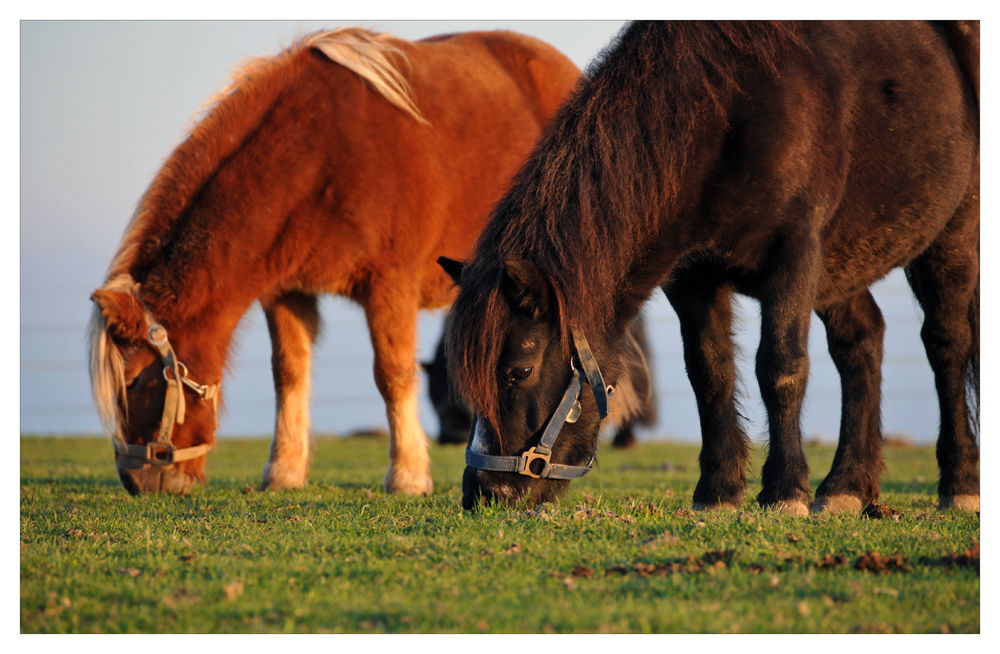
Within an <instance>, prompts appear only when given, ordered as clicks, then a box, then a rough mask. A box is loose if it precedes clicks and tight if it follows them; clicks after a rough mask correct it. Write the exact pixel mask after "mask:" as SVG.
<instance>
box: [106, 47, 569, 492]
mask: <svg viewBox="0 0 1000 654" xmlns="http://www.w3.org/2000/svg"><path fill="white" fill-rule="evenodd" d="M578 78H579V70H578V69H577V68H576V66H574V65H573V63H572V62H570V61H569V60H568V59H567V58H566V57H565V56H563V55H562V54H561V53H559V52H558V51H556V50H555V49H554V48H552V47H551V46H549V45H547V44H545V43H542V42H540V41H538V40H536V39H533V38H529V37H526V36H522V35H518V34H513V33H509V32H491V33H487V32H484V33H467V34H455V35H446V36H437V37H432V38H429V39H425V40H423V41H418V42H413V43H411V42H408V41H404V40H401V39H398V38H394V37H391V36H389V35H384V34H381V35H380V34H374V33H371V32H368V31H365V30H361V29H341V30H335V31H330V32H323V33H317V34H313V35H310V36H308V37H305V38H303V39H301V40H299V41H298V42H296V43H295V45H293V46H292V47H291V48H289V49H287V50H285V51H283V52H281V53H280V54H278V55H276V56H274V57H267V58H261V59H256V60H252V61H249V62H247V63H246V64H245V65H244V66H243V67H242V68H241V69H240V70H238V71H237V72H236V74H235V75H234V79H233V81H232V84H231V85H230V86H229V87H228V88H227V89H226V90H224V91H223V92H221V93H220V95H219V96H218V98H217V99H216V100H215V101H214V103H213V104H212V105H211V107H210V109H209V110H208V111H207V112H206V113H205V114H204V117H203V118H202V119H201V120H200V121H199V122H198V123H197V124H196V125H195V126H194V127H193V129H192V130H191V132H190V134H189V135H188V136H187V138H186V139H185V140H184V141H183V142H182V143H181V144H180V145H179V146H178V147H177V149H176V150H175V151H174V152H173V153H172V154H171V155H170V157H169V159H168V160H167V161H166V163H165V164H164V166H163V167H162V169H161V170H160V171H159V173H158V174H157V175H156V177H155V179H154V180H153V182H152V184H151V185H150V187H149V189H148V190H147V191H146V193H145V194H144V196H143V197H142V199H141V200H140V202H139V204H138V207H137V209H136V212H135V215H134V216H133V217H132V220H131V222H130V223H129V225H128V227H127V228H126V231H125V235H124V237H123V239H122V242H121V244H120V245H119V246H118V250H117V252H116V254H115V256H114V259H113V261H112V262H111V265H110V269H109V272H108V275H107V281H106V282H105V284H104V285H103V286H102V287H101V288H100V289H98V290H97V291H95V292H94V294H93V296H92V297H93V300H94V302H95V306H94V311H93V315H92V318H91V321H90V326H89V336H88V342H89V353H90V373H91V385H92V391H93V395H94V398H95V403H96V405H97V407H98V409H99V412H100V415H101V418H102V421H103V424H104V425H105V429H106V430H107V431H109V432H110V434H111V435H112V437H113V441H112V442H113V444H114V446H115V462H116V466H117V470H118V474H119V476H120V478H121V480H122V483H123V484H124V485H125V487H126V489H128V490H129V491H130V492H132V493H138V492H142V491H176V492H183V491H185V490H187V489H188V488H189V487H190V486H191V485H192V483H193V482H195V481H199V482H200V481H204V479H205V472H204V468H205V461H206V457H205V454H206V452H207V451H208V449H209V448H210V447H212V446H213V445H214V442H215V430H216V423H217V413H218V407H219V398H220V393H219V386H220V384H221V383H222V379H223V370H224V369H225V366H226V360H227V356H228V353H229V347H230V342H231V340H232V336H233V332H234V330H235V329H236V327H237V325H238V323H239V322H240V319H241V318H242V317H243V315H244V314H245V313H246V312H247V310H248V309H249V308H250V306H251V305H252V304H253V303H254V302H255V301H259V302H260V303H261V305H262V306H263V308H264V312H265V314H266V317H267V325H268V329H269V332H270V335H271V341H272V347H273V354H272V364H273V371H274V384H275V390H276V395H277V416H276V421H275V423H276V424H275V434H274V441H273V443H272V445H271V453H270V458H269V460H268V461H267V464H266V466H265V468H264V473H263V487H264V488H272V489H277V488H292V487H301V486H303V485H305V484H306V483H307V474H308V467H309V443H308V432H309V406H308V398H309V383H310V379H309V377H310V355H311V348H312V345H313V343H314V341H315V339H316V337H317V333H318V332H319V329H320V316H319V313H318V310H317V296H318V295H319V294H321V293H330V294H337V295H342V296H345V297H348V298H351V299H352V300H354V301H356V302H357V303H359V304H360V305H361V306H362V307H364V310H365V316H366V318H367V322H368V328H369V331H370V334H371V339H372V345H373V348H374V351H375V363H374V372H375V381H376V384H377V386H378V389H379V391H380V393H381V394H382V397H383V398H384V399H385V404H386V413H387V415H388V420H389V428H390V442H389V469H388V472H387V473H386V475H385V479H384V482H383V485H384V487H385V488H386V490H388V491H390V492H399V493H408V494H426V493H430V492H431V491H432V487H433V486H432V482H431V474H430V461H429V458H428V453H427V444H426V438H425V436H424V433H423V431H422V430H421V427H420V424H419V422H418V421H417V396H416V393H417V373H416V365H417V363H416V322H417V312H418V310H419V309H421V308H432V307H440V306H444V305H447V304H448V303H449V302H450V301H451V300H452V299H453V295H454V290H453V286H452V283H451V280H450V279H448V277H447V276H446V275H445V274H444V273H443V272H442V271H441V270H440V268H439V267H438V266H437V265H436V264H435V263H434V261H435V259H436V257H438V256H439V255H442V254H446V255H449V256H455V257H462V256H465V255H467V254H468V252H469V250H470V248H471V246H472V243H473V239H474V238H475V236H476V235H477V234H478V233H479V231H480V228H481V226H482V224H483V222H484V220H485V218H486V216H487V215H488V213H489V209H490V207H491V205H492V203H493V202H495V201H496V200H497V199H498V198H499V196H500V194H501V192H502V189H503V186H504V184H506V183H507V181H508V180H509V178H510V176H511V175H512V174H513V173H514V172H515V170H516V167H517V165H518V164H519V163H520V161H521V160H522V159H523V158H524V156H525V155H526V154H527V153H528V152H529V150H530V148H531V146H532V145H533V144H534V142H535V140H536V139H537V137H538V136H539V134H540V133H541V127H542V125H543V123H544V122H545V121H546V119H547V118H548V116H549V115H550V113H551V112H553V111H554V110H555V109H556V107H557V106H558V105H559V104H560V103H561V102H562V100H563V99H564V98H565V97H566V96H567V95H568V93H569V92H570V91H571V90H572V88H573V86H574V85H575V84H576V83H577V80H578Z"/></svg>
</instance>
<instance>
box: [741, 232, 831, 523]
mask: <svg viewBox="0 0 1000 654" xmlns="http://www.w3.org/2000/svg"><path fill="white" fill-rule="evenodd" d="M786 238H788V239H789V240H786V241H785V242H779V243H776V244H775V245H774V246H772V248H771V251H770V253H769V257H768V262H766V263H765V265H764V269H766V270H767V271H768V275H767V278H766V279H764V280H763V283H762V284H761V286H760V291H759V300H760V305H761V310H760V314H761V339H760V348H759V349H758V350H757V365H756V372H757V383H758V384H759V385H760V392H761V397H762V399H763V400H764V406H765V407H766V408H767V422H768V435H769V447H768V453H767V460H766V461H765V462H764V466H763V468H762V470H761V482H762V485H763V489H762V490H761V492H760V493H759V494H758V495H757V502H758V503H759V504H760V505H761V506H767V507H772V508H775V509H778V510H780V511H782V512H784V513H787V514H790V515H798V516H805V515H808V514H809V505H810V503H811V501H810V500H811V493H810V489H809V465H808V463H807V462H806V457H805V454H804V453H803V451H802V428H801V423H800V420H801V413H802V400H803V398H804V397H805V393H806V383H807V382H808V380H809V320H810V318H811V316H812V307H813V304H814V302H815V298H816V287H817V281H818V278H819V271H820V267H821V257H820V248H819V245H818V242H817V239H816V238H815V237H812V236H809V235H803V236H801V237H799V238H792V237H786Z"/></svg>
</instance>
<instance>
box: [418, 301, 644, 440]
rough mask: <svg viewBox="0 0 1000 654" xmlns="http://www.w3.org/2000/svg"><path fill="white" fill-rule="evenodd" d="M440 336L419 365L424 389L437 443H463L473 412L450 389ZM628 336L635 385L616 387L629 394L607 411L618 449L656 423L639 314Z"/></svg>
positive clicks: (446, 362) (631, 375) (642, 324)
mask: <svg viewBox="0 0 1000 654" xmlns="http://www.w3.org/2000/svg"><path fill="white" fill-rule="evenodd" d="M441 336H442V337H441V340H439V341H438V344H437V347H436V348H435V349H434V359H433V360H431V361H424V362H421V364H420V366H421V367H422V368H423V369H424V372H426V373H427V392H428V394H429V395H430V399H431V404H432V405H433V406H434V411H435V412H436V413H437V416H438V422H439V423H440V424H441V433H440V434H439V435H438V442H440V443H451V444H457V445H467V444H468V442H469V433H470V430H471V429H472V415H473V414H472V411H471V410H470V409H469V407H468V405H466V404H465V403H463V402H461V401H460V400H459V399H458V398H456V397H455V395H454V394H453V393H452V392H451V382H450V381H449V379H448V358H447V356H446V355H445V341H444V334H442V335H441ZM631 338H632V340H633V341H634V346H633V348H632V351H633V352H634V353H635V356H634V357H633V365H634V366H635V367H634V370H633V372H632V374H630V375H629V380H630V381H631V382H633V383H634V384H635V386H634V387H633V386H629V387H628V388H627V389H625V388H623V389H619V391H620V392H625V393H629V396H628V397H625V396H622V397H623V399H622V401H621V402H616V403H615V406H614V407H612V411H611V421H612V422H613V423H614V425H615V435H614V438H613V439H612V445H613V446H614V447H616V448H619V449H624V448H629V447H633V446H634V445H635V444H636V440H635V431H634V430H635V426H636V425H642V426H644V427H652V426H654V425H655V424H656V391H655V389H654V387H653V370H652V366H651V365H650V356H649V344H648V340H647V337H646V326H645V321H644V320H643V319H642V317H641V316H640V317H639V318H638V319H637V320H636V321H635V324H634V325H633V329H632V335H631Z"/></svg>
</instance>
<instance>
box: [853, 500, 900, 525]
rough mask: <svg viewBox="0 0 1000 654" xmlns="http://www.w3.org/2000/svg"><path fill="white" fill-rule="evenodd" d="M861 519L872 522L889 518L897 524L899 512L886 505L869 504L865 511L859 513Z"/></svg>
mask: <svg viewBox="0 0 1000 654" xmlns="http://www.w3.org/2000/svg"><path fill="white" fill-rule="evenodd" d="M861 517H863V518H870V519H872V520H884V519H886V518H890V519H892V520H895V521H897V522H899V511H897V510H896V509H894V508H892V507H891V506H889V505H887V504H879V503H878V502H871V503H870V504H869V505H868V506H866V507H865V510H864V511H862V512H861Z"/></svg>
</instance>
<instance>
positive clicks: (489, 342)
mask: <svg viewBox="0 0 1000 654" xmlns="http://www.w3.org/2000/svg"><path fill="white" fill-rule="evenodd" d="M510 317H511V314H510V308H509V306H508V305H507V302H506V301H505V300H504V298H503V297H502V295H501V293H500V288H499V284H497V285H495V286H493V287H492V288H476V289H473V288H470V287H468V286H464V285H463V287H462V291H461V292H460V293H459V296H458V298H457V299H456V301H455V306H454V307H453V309H452V311H451V315H450V318H449V325H448V329H449V332H450V335H451V337H450V338H449V341H448V347H447V359H448V365H449V366H450V367H451V379H452V387H453V390H454V392H455V393H456V394H457V395H458V397H459V398H460V400H461V401H462V402H464V403H465V404H466V405H467V406H471V407H472V408H473V410H474V411H475V412H476V413H477V414H478V415H479V416H480V418H481V419H483V420H485V421H486V422H487V423H488V424H489V425H490V426H492V427H493V429H494V431H496V433H497V434H499V433H500V387H499V384H498V380H497V374H496V368H497V363H498V362H499V360H500V354H501V352H502V350H503V344H504V341H505V340H506V338H507V335H508V333H509V330H510Z"/></svg>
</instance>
